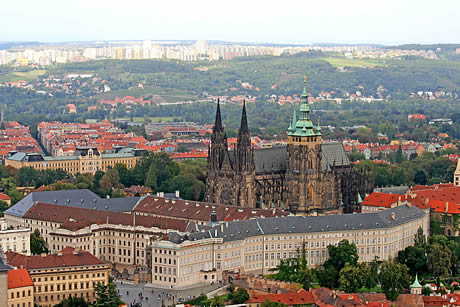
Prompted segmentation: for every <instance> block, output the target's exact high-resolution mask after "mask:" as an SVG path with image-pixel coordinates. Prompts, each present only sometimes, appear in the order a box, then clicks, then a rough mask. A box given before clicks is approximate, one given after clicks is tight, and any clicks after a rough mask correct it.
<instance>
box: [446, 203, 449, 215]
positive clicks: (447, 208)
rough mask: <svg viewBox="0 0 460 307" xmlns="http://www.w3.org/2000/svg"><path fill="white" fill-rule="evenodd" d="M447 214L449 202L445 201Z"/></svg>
mask: <svg viewBox="0 0 460 307" xmlns="http://www.w3.org/2000/svg"><path fill="white" fill-rule="evenodd" d="M447 212H449V202H448V201H446V213H447Z"/></svg>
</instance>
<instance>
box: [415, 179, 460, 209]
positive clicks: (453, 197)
mask: <svg viewBox="0 0 460 307" xmlns="http://www.w3.org/2000/svg"><path fill="white" fill-rule="evenodd" d="M407 200H408V201H409V202H411V203H412V204H414V205H415V206H417V207H419V208H421V209H426V208H428V207H430V208H432V210H433V211H435V212H446V211H447V212H448V213H452V214H460V187H457V186H454V185H453V184H452V183H444V184H436V185H433V186H421V185H417V186H414V187H413V188H412V189H410V191H409V193H408V196H407Z"/></svg>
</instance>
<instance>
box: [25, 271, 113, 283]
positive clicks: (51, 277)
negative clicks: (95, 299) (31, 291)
mask: <svg viewBox="0 0 460 307" xmlns="http://www.w3.org/2000/svg"><path fill="white" fill-rule="evenodd" d="M61 277H62V280H66V275H63V276H59V275H58V276H56V280H61ZM85 277H86V278H90V274H86V275H85V274H80V279H82V278H85ZM95 277H105V273H93V274H92V278H95ZM67 279H68V280H70V279H72V275H67ZM73 279H78V275H73ZM53 280H54V277H53V276H50V277H49V281H53ZM41 281H42V278H41V277H34V278H33V282H41ZM43 281H48V277H43Z"/></svg>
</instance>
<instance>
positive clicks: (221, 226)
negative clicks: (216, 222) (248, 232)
mask: <svg viewBox="0 0 460 307" xmlns="http://www.w3.org/2000/svg"><path fill="white" fill-rule="evenodd" d="M220 232H224V224H220Z"/></svg>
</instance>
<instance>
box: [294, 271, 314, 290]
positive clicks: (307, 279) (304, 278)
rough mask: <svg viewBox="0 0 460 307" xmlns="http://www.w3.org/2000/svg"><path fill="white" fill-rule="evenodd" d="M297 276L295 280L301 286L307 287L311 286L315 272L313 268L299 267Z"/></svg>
mask: <svg viewBox="0 0 460 307" xmlns="http://www.w3.org/2000/svg"><path fill="white" fill-rule="evenodd" d="M298 275H299V278H298V280H297V282H298V283H300V284H301V285H302V288H304V289H309V288H311V285H312V283H314V282H315V280H316V274H315V270H314V269H309V268H305V269H301V270H300V272H299V274H298Z"/></svg>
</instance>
